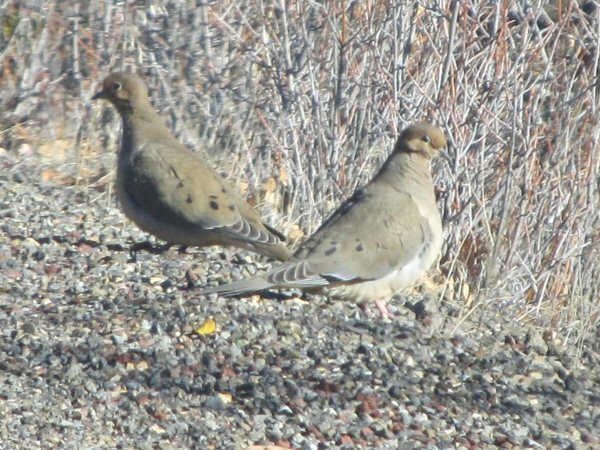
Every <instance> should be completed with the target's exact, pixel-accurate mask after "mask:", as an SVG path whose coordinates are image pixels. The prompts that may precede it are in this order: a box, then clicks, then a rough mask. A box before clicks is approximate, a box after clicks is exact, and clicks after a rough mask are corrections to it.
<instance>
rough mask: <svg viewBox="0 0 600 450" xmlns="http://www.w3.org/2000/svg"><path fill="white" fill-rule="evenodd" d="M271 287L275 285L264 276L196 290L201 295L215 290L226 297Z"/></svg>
mask: <svg viewBox="0 0 600 450" xmlns="http://www.w3.org/2000/svg"><path fill="white" fill-rule="evenodd" d="M270 287H273V284H272V283H269V282H268V281H267V280H265V279H264V278H262V277H256V278H248V279H246V280H239V281H234V282H233V283H228V284H222V285H221V286H214V287H208V288H204V289H200V290H199V291H196V292H198V293H199V294H201V295H206V294H212V293H213V292H216V293H217V294H221V295H222V296H224V297H234V296H238V295H244V294H251V293H254V292H260V291H264V290H265V289H269V288H270Z"/></svg>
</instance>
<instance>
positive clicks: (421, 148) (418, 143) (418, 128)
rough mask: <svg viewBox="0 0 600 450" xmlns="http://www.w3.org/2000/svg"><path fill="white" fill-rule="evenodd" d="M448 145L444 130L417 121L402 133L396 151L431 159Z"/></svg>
mask: <svg viewBox="0 0 600 450" xmlns="http://www.w3.org/2000/svg"><path fill="white" fill-rule="evenodd" d="M447 146H448V143H447V142H446V137H445V136H444V132H443V131H442V130H440V129H439V128H438V127H434V126H433V125H430V124H428V123H417V124H414V125H410V126H409V127H408V128H405V129H404V131H402V133H401V134H400V137H399V138H398V142H397V143H396V148H395V149H394V153H413V154H418V155H421V156H423V157H424V158H426V159H431V158H433V157H434V156H436V155H437V154H438V153H441V154H443V152H441V150H442V149H443V148H445V147H447Z"/></svg>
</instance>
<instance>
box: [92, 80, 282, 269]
mask: <svg viewBox="0 0 600 450" xmlns="http://www.w3.org/2000/svg"><path fill="white" fill-rule="evenodd" d="M99 98H103V99H106V100H108V101H110V102H111V103H112V104H113V105H114V106H115V108H116V109H117V111H118V112H119V114H120V115H121V118H122V119H123V140H122V143H121V149H120V151H119V156H118V165H117V181H116V191H117V197H118V198H119V201H120V203H121V207H122V208H123V211H124V212H125V215H126V216H127V217H129V218H130V219H131V220H132V221H133V222H134V223H135V224H136V225H137V226H138V227H140V228H141V229H142V230H144V231H146V232H148V233H150V234H153V235H154V236H156V237H158V238H159V239H162V240H165V241H167V242H169V243H171V244H179V245H186V246H187V245H193V246H199V247H204V246H210V245H234V246H238V247H242V248H245V249H247V250H251V251H254V252H257V253H260V254H262V255H266V256H268V257H271V258H275V259H278V260H281V261H284V260H287V259H288V258H289V257H290V256H291V253H290V251H289V250H288V249H287V248H286V247H285V246H284V245H283V244H282V243H281V241H283V240H284V237H283V235H282V234H281V233H279V232H278V231H276V230H274V229H273V228H271V227H270V226H268V225H267V224H265V223H264V222H262V221H261V219H260V217H259V216H258V214H257V213H256V211H254V209H252V207H251V206H250V205H248V204H247V203H246V202H245V201H244V200H242V199H241V198H240V196H239V195H238V194H237V193H235V192H234V190H233V189H232V188H231V187H230V186H229V185H228V184H227V182H226V181H225V180H224V179H223V178H222V177H221V176H219V175H218V174H217V172H216V171H215V170H214V169H213V168H212V167H211V166H210V163H209V162H207V160H206V159H205V158H204V157H203V156H202V155H201V154H199V153H197V152H192V151H190V150H188V149H187V148H186V147H185V146H183V145H182V144H181V143H180V142H178V141H177V139H175V137H174V136H173V135H172V134H171V132H170V131H169V129H168V128H167V127H166V126H165V124H164V123H163V121H162V119H161V118H160V116H159V115H158V114H157V113H156V111H155V110H154V108H153V107H152V105H151V104H150V100H149V99H148V91H147V89H146V85H145V84H144V82H143V81H142V79H141V78H140V77H138V76H137V75H134V74H131V73H125V72H116V73H112V74H110V75H109V76H108V77H106V79H105V80H104V82H103V83H102V90H101V91H100V92H98V93H97V94H96V95H94V97H93V98H92V99H99Z"/></svg>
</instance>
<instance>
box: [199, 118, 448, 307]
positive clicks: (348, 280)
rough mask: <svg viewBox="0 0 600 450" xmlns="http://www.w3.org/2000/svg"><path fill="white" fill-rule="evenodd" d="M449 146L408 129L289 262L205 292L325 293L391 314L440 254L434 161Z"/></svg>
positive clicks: (430, 132) (420, 127) (424, 128)
mask: <svg viewBox="0 0 600 450" xmlns="http://www.w3.org/2000/svg"><path fill="white" fill-rule="evenodd" d="M443 147H446V138H445V137H444V134H443V132H442V131H441V130H440V129H439V128H436V127H434V126H432V125H429V124H426V123H421V124H416V125H412V126H409V127H408V128H406V129H405V130H404V131H403V132H402V134H401V135H400V137H399V139H398V142H397V143H396V147H395V148H394V151H393V153H392V154H391V155H390V157H389V158H388V160H387V161H386V162H385V164H384V165H383V167H382V168H381V170H380V171H379V173H378V174H377V175H376V176H375V177H374V178H373V179H372V180H371V181H370V182H369V183H368V184H367V185H366V186H365V187H364V188H362V189H359V190H358V191H357V192H356V193H355V194H354V195H353V196H352V197H351V198H349V199H348V200H347V201H346V202H345V203H344V204H343V205H342V206H341V207H340V208H339V209H338V210H337V211H335V212H334V213H333V215H332V216H331V217H329V219H328V220H327V221H325V222H324V223H323V225H321V227H320V228H319V229H318V230H317V232H316V233H315V234H314V235H312V236H311V237H310V238H309V239H308V240H307V241H306V242H305V243H304V244H303V245H301V246H300V247H299V248H298V250H297V251H296V252H295V253H294V255H293V256H292V258H291V259H290V260H289V261H287V262H285V263H283V264H281V265H279V266H278V267H276V268H274V269H272V270H270V271H268V272H266V273H265V274H264V275H262V276H259V277H254V278H249V279H245V280H240V281H236V282H233V283H230V284H226V285H222V286H218V287H211V288H206V289H204V290H202V291H200V293H201V294H207V293H211V292H217V293H221V294H224V295H227V296H231V295H239V294H246V293H250V292H257V291H261V290H264V289H268V288H272V287H277V288H304V289H307V288H315V287H321V288H326V290H327V292H328V293H329V294H331V295H332V296H334V297H338V298H343V299H350V300H353V301H355V302H357V303H359V304H363V303H366V302H369V301H375V302H376V303H377V306H378V307H379V309H380V311H381V313H382V314H383V315H391V314H389V312H388V311H387V308H386V307H385V300H387V299H389V298H390V297H391V296H392V295H393V294H395V293H396V292H398V291H399V290H400V289H403V288H405V287H408V286H410V285H411V284H413V283H414V282H415V281H417V280H418V279H419V277H421V275H423V273H424V272H425V271H427V270H428V269H429V268H430V266H431V265H432V264H433V263H434V262H435V260H436V259H437V258H438V256H439V253H440V249H441V246H442V222H441V218H440V213H439V211H438V208H437V205H436V201H435V195H434V192H433V180H432V178H431V172H430V169H429V162H430V160H431V158H432V157H433V156H435V155H436V153H438V151H439V150H440V149H442V148H443Z"/></svg>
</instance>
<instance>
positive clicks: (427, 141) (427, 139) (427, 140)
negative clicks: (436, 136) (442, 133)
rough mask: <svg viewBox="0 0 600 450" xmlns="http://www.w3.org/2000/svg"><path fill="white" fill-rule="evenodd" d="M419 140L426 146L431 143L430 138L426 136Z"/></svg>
mask: <svg viewBox="0 0 600 450" xmlns="http://www.w3.org/2000/svg"><path fill="white" fill-rule="evenodd" d="M421 140H422V141H423V142H425V143H426V144H430V143H431V138H430V137H429V136H427V135H425V136H423V137H422V138H421Z"/></svg>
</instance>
